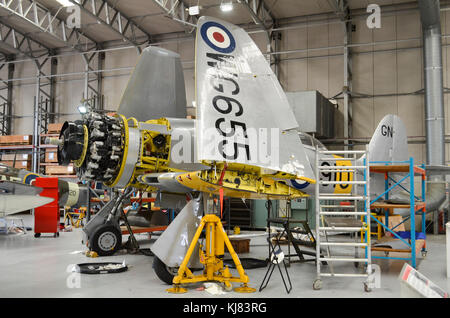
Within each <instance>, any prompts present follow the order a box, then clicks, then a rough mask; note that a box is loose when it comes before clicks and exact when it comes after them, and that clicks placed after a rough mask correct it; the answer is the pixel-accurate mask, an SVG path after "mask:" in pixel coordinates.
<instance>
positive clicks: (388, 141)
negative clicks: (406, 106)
mask: <svg viewBox="0 0 450 318" xmlns="http://www.w3.org/2000/svg"><path fill="white" fill-rule="evenodd" d="M408 159H409V153H408V142H407V135H406V128H405V125H404V124H403V122H402V120H401V119H400V117H398V116H396V115H392V114H389V115H386V116H385V117H384V118H383V119H382V120H381V121H380V123H379V124H378V126H377V128H376V129H375V132H374V133H373V136H372V139H371V140H370V143H369V162H370V164H371V165H384V164H385V162H399V161H407V160H408ZM362 160H363V158H361V159H360V161H362ZM360 177H362V176H359V177H358V178H360ZM390 177H391V178H392V179H391V180H390V181H389V186H391V185H393V184H394V183H395V182H394V180H397V179H399V178H398V177H399V176H397V175H395V174H391V175H390ZM385 186H386V184H385V179H384V175H381V174H378V173H373V174H371V176H370V192H371V197H372V199H374V198H376V197H378V196H379V195H381V194H383V193H384V191H385ZM404 188H405V189H409V186H408V185H404ZM384 198H385V196H382V199H384ZM408 198H409V195H408V194H407V192H406V191H404V190H402V189H398V187H396V188H394V189H393V190H392V191H390V192H389V201H391V202H397V203H408V202H409V201H408Z"/></svg>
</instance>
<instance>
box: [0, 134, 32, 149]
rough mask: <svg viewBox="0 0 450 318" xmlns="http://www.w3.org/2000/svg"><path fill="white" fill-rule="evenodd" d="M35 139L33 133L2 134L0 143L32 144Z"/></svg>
mask: <svg viewBox="0 0 450 318" xmlns="http://www.w3.org/2000/svg"><path fill="white" fill-rule="evenodd" d="M32 141H33V136H32V135H10V136H0V144H1V145H3V146H5V145H31V144H32Z"/></svg>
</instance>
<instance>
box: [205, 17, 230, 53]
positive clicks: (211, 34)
mask: <svg viewBox="0 0 450 318" xmlns="http://www.w3.org/2000/svg"><path fill="white" fill-rule="evenodd" d="M200 33H201V35H202V38H203V41H205V42H206V44H208V46H209V47H211V48H212V49H214V50H216V51H217V52H220V53H225V54H229V53H231V52H233V51H234V49H235V48H236V41H235V40H234V37H233V35H232V34H231V32H230V31H228V29H227V28H225V27H224V26H223V25H221V24H220V23H217V22H206V23H205V24H203V25H202V27H201V30H200Z"/></svg>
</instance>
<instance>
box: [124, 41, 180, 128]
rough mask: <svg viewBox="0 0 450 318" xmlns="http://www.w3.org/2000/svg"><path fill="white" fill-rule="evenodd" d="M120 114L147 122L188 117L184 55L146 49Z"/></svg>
mask: <svg viewBox="0 0 450 318" xmlns="http://www.w3.org/2000/svg"><path fill="white" fill-rule="evenodd" d="M118 112H119V114H122V115H124V116H125V117H127V118H129V117H135V118H136V119H137V120H139V121H146V120H149V119H155V118H160V117H176V118H186V91H185V87H184V75H183V68H182V67H181V61H180V56H179V55H178V54H176V53H174V52H171V51H168V50H165V49H163V48H159V47H148V48H146V49H145V50H144V51H143V52H142V54H141V56H140V58H139V60H138V62H137V64H136V67H135V68H134V71H133V73H132V74H131V76H130V79H129V81H128V85H127V87H126V89H125V92H124V93H123V96H122V99H121V102H120V105H119V109H118Z"/></svg>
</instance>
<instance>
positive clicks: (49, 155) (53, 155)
mask: <svg viewBox="0 0 450 318" xmlns="http://www.w3.org/2000/svg"><path fill="white" fill-rule="evenodd" d="M45 162H47V163H54V162H58V153H57V150H56V149H45Z"/></svg>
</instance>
